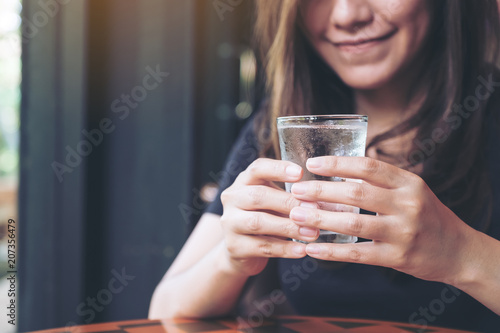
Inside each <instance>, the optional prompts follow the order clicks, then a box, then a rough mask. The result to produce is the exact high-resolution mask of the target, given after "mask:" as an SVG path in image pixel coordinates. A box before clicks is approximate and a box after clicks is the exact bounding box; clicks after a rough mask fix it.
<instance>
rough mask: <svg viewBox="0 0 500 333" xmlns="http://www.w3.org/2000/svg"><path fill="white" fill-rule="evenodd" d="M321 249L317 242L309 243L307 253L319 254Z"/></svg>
mask: <svg viewBox="0 0 500 333" xmlns="http://www.w3.org/2000/svg"><path fill="white" fill-rule="evenodd" d="M319 251H320V246H319V245H317V244H307V246H306V253H310V254H318V253H319Z"/></svg>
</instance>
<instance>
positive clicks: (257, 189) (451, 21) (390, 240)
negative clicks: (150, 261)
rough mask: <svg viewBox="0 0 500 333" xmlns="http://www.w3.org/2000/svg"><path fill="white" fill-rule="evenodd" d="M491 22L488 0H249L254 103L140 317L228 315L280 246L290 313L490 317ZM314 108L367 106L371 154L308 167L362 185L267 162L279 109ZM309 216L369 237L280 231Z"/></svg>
mask: <svg viewBox="0 0 500 333" xmlns="http://www.w3.org/2000/svg"><path fill="white" fill-rule="evenodd" d="M499 33H500V28H499V22H498V7H497V3H496V0H481V1H468V0H426V1H423V0H392V1H389V0H305V1H299V0H288V1H287V0H273V1H267V0H261V1H257V22H256V36H257V41H258V43H259V47H260V50H261V56H262V60H263V63H264V64H265V68H266V75H267V87H268V93H269V94H268V103H266V104H265V105H264V107H263V112H261V113H259V115H258V116H257V117H256V118H255V119H254V120H253V122H252V123H251V124H250V125H248V126H247V127H246V128H245V129H244V131H243V133H242V135H241V137H240V139H239V141H238V143H237V144H236V146H235V148H234V150H233V153H232V155H231V158H230V161H229V162H228V164H227V169H226V173H225V175H226V177H225V178H224V179H223V180H222V181H221V184H220V185H221V191H222V190H223V192H222V194H221V196H220V199H217V200H216V201H215V202H214V203H213V204H212V205H211V206H210V207H209V209H208V210H207V212H206V214H204V215H203V217H202V218H201V220H200V221H199V223H198V225H197V227H196V229H195V230H194V232H193V233H192V235H191V236H190V237H189V239H188V241H187V242H186V244H185V246H184V247H183V249H182V251H181V252H180V254H179V256H178V257H177V258H176V260H175V262H174V263H173V264H172V266H171V267H170V269H169V270H168V272H167V273H166V275H165V277H164V279H163V280H162V282H161V283H160V284H159V286H158V287H157V289H156V291H155V294H154V296H153V300H152V303H151V310H150V317H155V318H156V317H168V316H175V317H178V316H182V317H208V316H219V315H225V314H228V313H230V312H231V311H232V310H233V309H234V308H235V306H236V304H237V301H238V299H239V297H240V295H241V294H242V290H243V288H244V286H245V283H246V282H247V281H248V280H249V277H253V276H261V275H262V274H263V270H264V269H265V268H266V266H268V269H270V267H272V265H271V264H269V262H270V260H269V258H278V259H277V269H278V271H277V272H276V271H274V272H273V271H271V274H274V276H275V277H276V279H277V280H278V283H279V288H280V290H283V292H284V293H285V295H286V298H287V300H288V303H289V304H290V305H291V306H292V307H293V308H294V309H295V311H296V312H297V313H299V314H305V315H327V316H341V317H361V318H376V319H386V320H395V321H401V322H410V323H416V324H420V325H422V326H425V325H430V324H432V325H438V326H448V327H456V328H463V329H473V330H488V329H492V327H499V326H498V324H499V322H500V321H499V317H498V315H500V278H499V277H500V265H499V264H498V258H500V241H499V239H500V211H499V207H500V193H499V191H500V179H499V177H498V175H497V173H498V172H496V173H495V171H498V169H499V168H500V157H499V152H498V146H495V145H498V143H499V142H500V139H499V137H498V130H497V128H498V127H495V126H498V122H497V120H498V114H499V108H500V92H499V90H500V76H499V75H498V68H497V66H498V64H499V61H498V60H499V45H500V42H499ZM311 113H314V114H331V113H337V114H341V113H358V114H365V115H368V116H369V126H368V142H369V143H370V144H369V145H368V148H367V157H363V158H351V157H347V158H335V157H331V156H329V157H323V158H316V159H311V160H309V161H308V164H307V168H308V169H309V170H310V171H311V172H313V173H315V174H320V175H324V176H337V177H346V178H355V179H362V180H363V183H361V184H357V183H333V182H319V181H311V182H299V180H300V179H301V176H302V173H303V170H302V169H301V168H300V167H298V166H296V165H294V164H292V163H290V162H285V161H280V160H279V153H278V152H277V137H276V129H275V120H276V117H277V116H282V115H295V114H311ZM254 149H258V151H259V153H260V155H261V156H263V157H266V158H259V159H257V160H255V161H254V159H255V158H256V154H254ZM240 171H242V172H241V173H240ZM275 182H277V183H283V182H294V183H296V184H294V185H293V187H292V191H291V193H286V192H284V191H283V189H282V188H280V187H278V186H277V185H276V184H275ZM314 202H325V203H329V202H333V203H342V204H349V205H354V206H357V207H361V208H362V209H364V210H366V211H371V212H376V213H377V215H370V214H362V215H355V214H351V213H340V212H332V211H328V210H327V209H320V208H321V207H319V206H318V205H317V204H313V203H314ZM326 206H328V205H322V207H323V208H324V207H326ZM320 228H321V229H326V230H331V231H335V232H340V233H345V234H351V235H356V236H358V237H361V238H363V239H366V240H373V241H365V242H358V243H355V244H314V243H312V244H308V245H305V244H302V243H296V242H292V241H290V240H289V239H290V238H295V239H301V240H304V241H313V240H314V239H316V238H317V237H318V230H319V229H320ZM311 258H316V259H321V260H319V261H317V260H313V259H311ZM325 262H332V264H330V265H328V264H325ZM333 262H345V263H350V264H344V265H342V264H338V263H337V264H333ZM352 263H356V264H352ZM359 264H365V265H359ZM381 267H385V268H381ZM396 271H398V272H396ZM399 272H402V273H405V274H402V273H399ZM495 325H496V326H495Z"/></svg>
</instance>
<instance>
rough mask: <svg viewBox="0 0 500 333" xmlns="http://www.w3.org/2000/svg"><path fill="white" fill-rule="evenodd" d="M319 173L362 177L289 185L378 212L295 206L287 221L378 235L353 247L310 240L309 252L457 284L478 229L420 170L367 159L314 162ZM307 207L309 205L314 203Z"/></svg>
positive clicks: (303, 194) (302, 195)
mask: <svg viewBox="0 0 500 333" xmlns="http://www.w3.org/2000/svg"><path fill="white" fill-rule="evenodd" d="M307 168H308V170H309V171H311V172H312V173H314V174H318V175H321V176H329V177H342V178H353V179H361V180H363V182H362V183H356V182H328V181H305V182H300V183H296V184H294V185H293V186H292V194H293V195H294V196H295V197H296V198H297V199H299V200H303V201H312V202H327V203H340V204H346V205H352V206H356V207H360V208H363V209H365V210H369V211H373V212H377V216H373V215H361V214H356V213H347V212H332V211H327V210H321V209H314V208H310V207H306V206H304V207H296V208H293V210H292V211H291V212H290V218H291V219H292V220H293V221H294V222H295V223H296V224H297V225H299V226H300V227H309V228H311V227H312V228H318V229H325V230H330V231H334V232H338V233H342V234H347V235H354V236H358V237H362V238H367V239H371V240H373V241H372V242H362V243H355V244H326V243H323V244H317V243H312V244H308V245H307V247H306V252H307V254H308V255H309V256H311V257H314V258H318V259H323V260H332V261H344V262H353V263H362V264H370V265H377V266H385V267H391V268H394V269H396V270H398V271H401V272H404V273H407V274H410V275H413V276H415V277H418V278H421V279H425V280H432V281H440V282H445V283H450V284H453V282H454V279H455V278H456V277H458V276H460V274H461V270H462V268H463V266H464V263H465V262H467V261H468V260H471V259H472V258H468V256H469V255H470V253H469V252H468V251H467V247H466V246H464V245H465V243H466V241H467V240H468V239H469V237H470V236H471V233H473V232H475V230H474V229H472V228H470V227H469V226H468V225H467V224H465V223H464V222H463V221H461V220H460V219H459V218H458V217H457V216H456V215H455V214H454V213H453V212H452V211H451V210H450V209H449V208H447V207H446V206H445V205H444V204H443V203H441V202H440V201H439V199H438V198H437V197H436V196H435V195H434V193H433V192H432V191H431V190H430V188H429V187H428V186H427V184H426V183H425V182H424V181H423V180H422V179H421V178H420V177H419V176H417V175H415V174H413V173H411V172H409V171H405V170H402V169H399V168H397V167H395V166H392V165H390V164H387V163H384V162H380V161H377V160H374V159H371V158H367V157H334V156H325V157H319V158H314V159H310V160H309V161H308V163H307ZM309 206H310V205H309Z"/></svg>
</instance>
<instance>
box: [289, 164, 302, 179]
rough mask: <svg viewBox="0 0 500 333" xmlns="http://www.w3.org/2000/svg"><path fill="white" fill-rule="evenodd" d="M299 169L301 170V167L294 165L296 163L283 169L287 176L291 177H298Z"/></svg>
mask: <svg viewBox="0 0 500 333" xmlns="http://www.w3.org/2000/svg"><path fill="white" fill-rule="evenodd" d="M301 171H302V169H301V168H300V167H299V166H296V165H289V166H287V167H286V169H285V173H286V174H287V175H288V176H291V177H298V176H300V172H301Z"/></svg>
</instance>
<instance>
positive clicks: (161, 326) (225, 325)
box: [37, 316, 465, 333]
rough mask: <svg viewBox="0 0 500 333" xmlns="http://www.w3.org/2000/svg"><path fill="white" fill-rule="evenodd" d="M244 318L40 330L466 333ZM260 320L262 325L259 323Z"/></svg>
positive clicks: (307, 319) (99, 332)
mask: <svg viewBox="0 0 500 333" xmlns="http://www.w3.org/2000/svg"><path fill="white" fill-rule="evenodd" d="M253 324H255V327H251V325H250V323H249V322H248V321H246V320H243V319H241V318H240V319H238V320H234V319H220V320H188V319H181V320H133V321H121V322H112V323H104V324H94V325H83V326H74V327H72V328H60V329H51V330H45V331H37V333H63V332H68V333H69V332H71V333H91V332H92V333H188V332H200V333H202V332H210V333H228V332H247V333H274V332H277V333H302V332H304V333H327V332H332V333H335V332H343V333H349V332H352V333H376V332H377V333H417V332H418V333H459V332H460V333H464V332H465V331H458V330H452V329H444V328H436V327H430V326H429V327H426V328H422V327H420V326H416V325H410V324H405V323H394V322H386V321H374V320H361V319H341V318H325V317H300V316H279V317H275V318H270V319H266V320H265V321H264V322H262V321H260V322H254V323H253ZM257 324H259V325H257Z"/></svg>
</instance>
